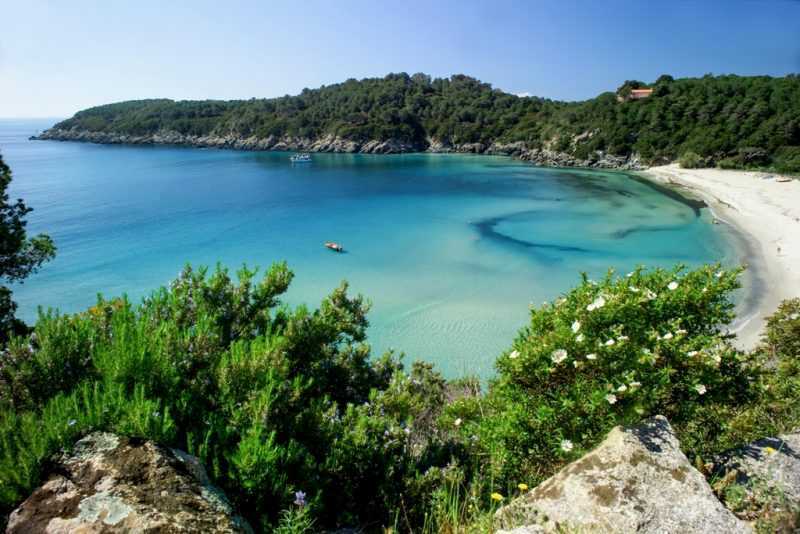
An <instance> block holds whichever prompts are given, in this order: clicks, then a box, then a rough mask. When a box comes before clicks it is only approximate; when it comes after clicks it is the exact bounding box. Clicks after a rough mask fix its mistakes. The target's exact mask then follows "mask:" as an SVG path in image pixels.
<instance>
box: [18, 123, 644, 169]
mask: <svg viewBox="0 0 800 534" xmlns="http://www.w3.org/2000/svg"><path fill="white" fill-rule="evenodd" d="M592 135H593V133H592V132H589V133H584V134H580V135H577V136H575V137H574V143H580V142H582V141H584V140H586V139H589V138H590V137H591V136H592ZM33 139H45V140H55V141H82V142H87V143H101V144H133V145H184V146H192V147H199V148H223V149H231V150H302V151H307V152H344V153H354V152H360V153H363V154H400V153H405V152H419V151H422V150H425V151H427V152H458V153H471V154H497V155H507V156H513V157H516V158H519V159H522V160H525V161H529V162H531V163H533V164H535V165H542V166H547V167H586V168H597V169H619V170H643V169H645V168H646V166H644V165H643V164H642V162H641V160H640V159H639V156H638V155H636V154H632V155H630V156H629V157H623V156H615V155H613V154H607V153H605V152H603V151H597V152H595V153H594V154H592V155H591V156H590V157H588V158H587V159H578V158H575V157H574V156H571V155H570V154H568V153H566V152H558V151H556V150H552V149H550V148H547V147H545V148H528V146H527V145H525V143H523V142H521V141H516V142H513V143H498V142H493V143H491V144H490V145H488V146H487V145H485V144H483V143H462V144H457V143H456V144H453V143H451V142H450V140H448V139H433V138H429V139H427V140H426V141H425V144H424V145H423V146H417V145H415V144H412V143H407V142H405V141H400V140H397V139H387V140H383V141H381V140H377V139H372V140H369V141H365V142H361V141H355V140H351V139H344V138H341V137H338V136H334V135H333V134H326V135H323V136H322V137H320V138H317V139H308V138H297V137H289V136H284V137H282V138H280V139H276V138H275V137H274V136H268V137H266V138H260V137H256V136H250V137H242V136H240V135H238V134H234V133H225V134H221V133H212V134H209V135H205V136H197V135H185V134H182V133H180V132H175V131H166V130H164V131H159V132H155V133H153V134H148V135H140V136H135V135H127V134H120V133H116V132H94V131H84V130H77V129H72V130H63V129H58V128H50V129H49V130H45V131H44V132H42V133H41V134H40V135H39V136H36V137H34V138H33Z"/></svg>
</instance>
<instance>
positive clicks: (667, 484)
mask: <svg viewBox="0 0 800 534" xmlns="http://www.w3.org/2000/svg"><path fill="white" fill-rule="evenodd" d="M496 520H497V523H498V525H499V526H500V527H501V528H505V529H506V530H501V531H500V532H505V533H507V534H508V533H512V532H513V533H514V534H525V533H534V532H536V533H539V532H562V531H564V530H566V531H567V532H572V531H573V530H574V531H578V532H641V533H654V534H655V533H667V532H675V533H708V532H726V533H728V532H732V533H735V532H751V529H750V527H749V526H748V525H747V524H745V523H744V522H742V521H740V520H739V519H737V518H736V517H735V516H734V515H733V514H732V513H731V512H730V511H728V510H727V509H726V508H725V507H724V506H723V505H722V503H720V502H719V500H717V498H716V497H715V496H714V493H713V492H712V490H711V488H710V487H709V485H708V483H707V482H706V480H705V478H704V477H703V475H701V474H700V473H699V472H698V471H697V470H696V469H694V468H693V467H692V466H691V464H690V463H689V461H688V460H687V459H686V456H685V455H684V454H683V452H681V450H680V447H679V444H678V440H677V439H676V437H675V435H674V433H673V432H672V428H671V427H670V425H669V423H668V422H667V420H666V419H665V418H664V417H661V416H656V417H654V418H651V419H649V420H647V421H645V422H643V423H642V424H640V425H638V426H636V427H633V428H621V427H616V428H614V429H613V430H612V431H611V432H610V433H609V434H608V436H607V437H606V439H605V440H604V441H603V443H601V444H600V446H598V447H597V448H596V449H595V450H594V451H592V452H590V453H589V454H587V455H585V456H584V457H583V458H581V459H579V460H577V461H575V462H572V463H571V464H569V465H567V466H566V467H564V468H563V469H562V470H561V471H560V472H559V473H557V474H556V475H554V476H553V477H551V478H549V479H548V480H546V481H545V482H543V483H542V484H540V485H539V486H538V487H536V488H535V489H534V490H532V491H531V492H530V493H528V494H527V495H525V496H523V497H520V498H519V499H517V500H515V501H513V502H511V503H510V504H509V505H508V506H505V507H503V508H501V509H500V510H498V512H497V515H496Z"/></svg>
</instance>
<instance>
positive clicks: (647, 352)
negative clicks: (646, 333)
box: [642, 347, 650, 354]
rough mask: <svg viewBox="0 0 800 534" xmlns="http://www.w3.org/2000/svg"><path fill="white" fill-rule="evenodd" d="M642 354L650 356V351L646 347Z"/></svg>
mask: <svg viewBox="0 0 800 534" xmlns="http://www.w3.org/2000/svg"><path fill="white" fill-rule="evenodd" d="M642 352H644V353H645V354H650V349H648V348H647V347H645V348H643V349H642Z"/></svg>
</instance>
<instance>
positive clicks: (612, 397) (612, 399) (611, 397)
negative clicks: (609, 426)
mask: <svg viewBox="0 0 800 534" xmlns="http://www.w3.org/2000/svg"><path fill="white" fill-rule="evenodd" d="M606 400H607V401H608V403H609V404H616V403H617V396H616V395H614V394H613V393H609V394H608V395H606Z"/></svg>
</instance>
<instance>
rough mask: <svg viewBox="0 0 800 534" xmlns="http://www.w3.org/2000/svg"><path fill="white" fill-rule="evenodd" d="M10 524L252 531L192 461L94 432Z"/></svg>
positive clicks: (31, 528)
mask: <svg viewBox="0 0 800 534" xmlns="http://www.w3.org/2000/svg"><path fill="white" fill-rule="evenodd" d="M52 472H53V474H52V475H51V476H50V478H49V479H48V480H47V482H45V483H44V484H43V485H42V486H40V487H39V488H38V489H36V490H35V491H34V492H33V494H32V495H31V496H30V497H28V499H27V500H26V501H25V502H23V503H22V504H21V505H20V506H19V507H18V508H17V509H16V510H14V511H13V512H12V513H11V516H10V517H9V521H8V526H7V530H6V532H7V533H9V534H37V533H45V532H46V533H49V534H61V533H63V534H67V533H72V532H80V533H84V534H91V533H110V532H204V533H222V532H226V533H228V532H242V533H249V532H252V530H251V528H250V527H249V525H248V524H247V523H246V522H245V521H244V520H243V519H241V518H239V517H237V516H236V515H235V514H234V513H233V510H232V508H231V506H230V504H229V503H228V501H227V500H226V499H225V496H224V495H223V494H222V493H221V492H220V491H219V490H218V489H216V488H214V487H213V486H212V485H211V484H210V482H209V480H208V476H207V475H206V472H205V470H204V469H203V467H202V465H201V464H200V462H199V461H198V459H197V458H195V457H194V456H190V455H188V454H186V453H184V452H181V451H177V450H172V449H166V448H163V447H159V446H158V445H155V444H154V443H152V442H150V441H138V440H133V439H126V438H119V437H117V436H115V435H113V434H107V433H100V432H97V433H94V434H91V435H89V436H86V437H85V438H83V439H81V440H80V441H78V442H77V443H76V445H75V448H74V449H73V451H72V453H71V454H69V455H64V456H62V457H61V458H60V459H59V460H58V461H57V462H56V463H55V465H54V468H53V471H52Z"/></svg>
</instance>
